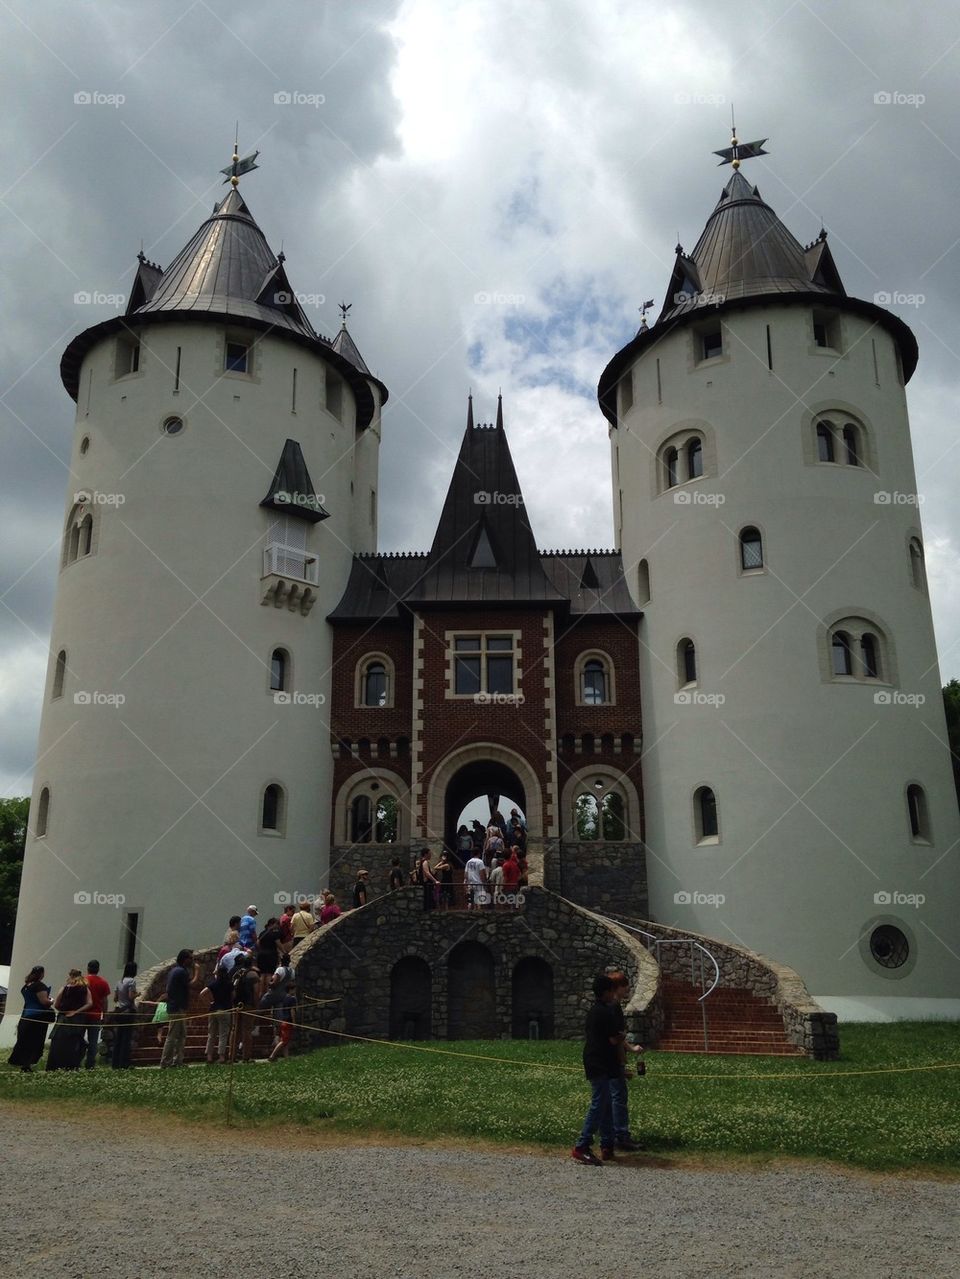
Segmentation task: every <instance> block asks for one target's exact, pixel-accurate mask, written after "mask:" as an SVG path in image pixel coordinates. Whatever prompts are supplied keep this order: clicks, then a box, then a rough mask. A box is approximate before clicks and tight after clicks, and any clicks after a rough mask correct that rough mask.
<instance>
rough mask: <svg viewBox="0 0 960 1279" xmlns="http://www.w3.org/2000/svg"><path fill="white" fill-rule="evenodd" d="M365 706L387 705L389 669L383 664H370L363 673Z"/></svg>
mask: <svg viewBox="0 0 960 1279" xmlns="http://www.w3.org/2000/svg"><path fill="white" fill-rule="evenodd" d="M363 704H364V706H385V705H386V704H387V669H386V667H385V666H384V664H383V662H370V663H369V664H368V666H367V668H366V670H365V671H364V672H363Z"/></svg>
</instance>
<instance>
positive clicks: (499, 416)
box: [497, 391, 503, 431]
mask: <svg viewBox="0 0 960 1279" xmlns="http://www.w3.org/2000/svg"><path fill="white" fill-rule="evenodd" d="M497 430H498V431H502V430H503V394H502V393H501V392H500V391H498V392H497Z"/></svg>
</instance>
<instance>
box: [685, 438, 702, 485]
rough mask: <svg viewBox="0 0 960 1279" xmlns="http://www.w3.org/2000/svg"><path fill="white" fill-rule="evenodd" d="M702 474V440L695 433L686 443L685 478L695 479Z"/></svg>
mask: <svg viewBox="0 0 960 1279" xmlns="http://www.w3.org/2000/svg"><path fill="white" fill-rule="evenodd" d="M702 474H703V441H702V440H701V439H700V438H699V436H697V435H695V436H694V437H693V439H692V440H690V442H689V443H688V444H687V479H690V480H696V479H699V477H700V476H701V475H702Z"/></svg>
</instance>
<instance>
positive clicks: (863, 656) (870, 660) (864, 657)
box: [860, 631, 881, 679]
mask: <svg viewBox="0 0 960 1279" xmlns="http://www.w3.org/2000/svg"><path fill="white" fill-rule="evenodd" d="M860 662H861V664H862V666H863V673H864V675H865V677H866V678H867V679H880V678H881V675H880V654H879V646H878V644H877V637H876V635H871V634H870V632H869V631H865V632H864V633H863V635H861V636H860Z"/></svg>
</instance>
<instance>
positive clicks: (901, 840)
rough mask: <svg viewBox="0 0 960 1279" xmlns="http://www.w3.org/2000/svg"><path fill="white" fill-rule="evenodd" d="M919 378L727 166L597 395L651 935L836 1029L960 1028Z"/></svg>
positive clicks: (953, 837) (900, 345)
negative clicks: (634, 694)
mask: <svg viewBox="0 0 960 1279" xmlns="http://www.w3.org/2000/svg"><path fill="white" fill-rule="evenodd" d="M734 156H735V153H734ZM916 360H917V348H916V342H915V340H914V337H913V334H912V333H911V332H910V330H909V329H908V328H907V326H906V325H904V324H903V323H902V322H901V321H900V320H898V319H897V318H896V317H895V316H893V315H891V314H889V313H888V312H886V311H884V310H882V309H881V308H880V307H878V306H876V305H874V304H872V303H868V302H864V301H860V300H858V299H855V298H851V297H848V296H847V295H846V293H845V291H844V288H843V285H842V283H841V281H840V277H839V274H838V272H837V269H836V266H835V264H834V262H833V259H832V257H831V254H830V250H829V249H828V247H827V242H826V233H822V234H821V236H820V238H819V239H818V240H817V241H816V242H815V243H814V244H812V245H810V246H809V247H808V248H806V249H805V248H804V247H803V246H802V245H801V244H800V243H798V241H797V240H796V239H795V238H794V237H793V236H792V235H791V234H790V232H789V231H788V230H787V229H786V227H784V226H783V224H782V223H781V222H780V221H779V220H778V219H777V217H776V215H775V214H774V212H773V210H772V209H771V208H770V207H769V206H768V205H767V204H766V203H765V202H764V201H763V200H762V198H761V196H760V194H759V192H758V191H757V189H756V188H755V187H754V186H752V185H751V184H750V183H749V182H748V181H747V180H746V179H745V178H744V176H743V175H742V174H741V173H740V172H739V165H738V164H737V165H735V171H734V173H733V175H732V177H731V179H730V181H729V183H728V184H727V186H726V187H725V188H724V191H723V193H722V195H721V197H720V201H719V203H718V204H717V207H716V209H715V210H714V212H713V213H712V214H711V216H710V218H709V220H708V221H707V224H706V227H705V229H704V231H703V234H702V235H701V237H700V239H699V241H698V242H697V245H696V247H695V248H694V250H693V252H692V253H691V254H685V253H684V252H683V251H682V249H680V248H679V246H678V249H677V259H676V264H675V268H674V272H673V276H672V279H671V281H670V285H669V289H668V293H667V298H666V302H665V305H664V307H663V310H662V312H661V314H660V316H659V318H658V320H657V322H656V324H655V325H653V327H651V328H649V329H648V328H647V327H646V324H644V327H643V328H641V330H640V332H639V333H638V334H637V336H636V337H635V338H634V340H633V341H632V342H630V343H629V344H628V345H627V346H625V347H624V348H623V350H621V351H620V352H619V353H618V354H617V355H616V356H615V357H614V358H613V360H612V361H611V362H610V364H609V365H608V366H607V368H606V369H605V371H604V373H603V376H602V378H601V381H600V387H599V396H600V404H601V408H602V409H603V412H604V413H605V415H606V417H607V419H608V421H609V423H610V438H611V442H612V451H613V473H614V500H615V523H616V528H617V535H618V542H619V545H620V546H621V548H622V550H623V557H624V566H625V569H626V571H627V573H628V580H630V581H631V584H632V585H633V586H634V587H635V589H636V591H637V599H638V603H639V604H640V605H641V607H642V609H643V611H644V620H643V624H642V632H641V636H642V641H643V654H642V661H641V666H642V691H643V735H644V742H643V749H644V765H643V778H644V796H645V837H646V842H647V848H648V858H647V865H648V872H649V880H650V900H651V912H652V913H653V914H654V916H655V918H657V919H658V920H660V921H662V922H665V923H670V924H675V925H677V926H679V927H686V928H690V929H691V930H694V931H698V932H702V933H706V934H711V935H713V936H716V937H718V938H720V939H722V940H725V941H736V942H740V943H743V944H746V945H747V946H749V947H751V948H753V949H755V950H758V951H761V952H763V953H765V954H767V955H768V956H770V957H771V958H774V959H777V960H780V961H782V962H784V963H787V964H789V965H791V966H792V967H794V968H796V969H797V970H798V971H799V972H800V974H801V975H802V976H803V977H804V979H805V980H806V982H807V984H808V986H809V988H810V990H811V991H812V992H813V993H814V994H815V995H816V997H817V998H818V999H820V1000H821V1002H823V1003H824V1004H825V1005H826V1006H827V1007H828V1008H831V1009H832V1010H834V1011H837V1012H839V1013H841V1014H842V1015H844V1016H848V1017H860V1018H863V1017H868V1018H870V1017H884V1016H887V1015H891V1016H902V1015H908V1014H911V1015H926V1014H938V1013H939V1014H941V1015H952V1016H955V1015H960V999H958V998H957V995H958V991H960V958H958V956H960V943H958V937H957V925H956V908H957V902H958V901H960V869H958V868H960V859H958V849H960V844H958V841H960V814H958V806H957V795H956V791H955V789H954V783H953V777H952V771H951V766H950V757H949V753H948V747H947V739H946V728H945V722H944V714H943V707H942V700H941V692H940V675H939V670H938V664H937V654H936V648H935V642H934V634H933V626H932V621H931V614H930V604H929V598H928V594H927V583H926V576H925V572H924V561H923V535H922V531H921V526H920V511H919V498H918V496H917V493H916V480H915V476H914V467H913V457H912V451H911V444H910V431H909V424H908V418H907V407H906V398H905V392H904V384H905V382H906V381H908V380H909V378H910V376H911V374H912V373H913V370H914V367H915V365H916ZM631 573H632V576H630V575H631Z"/></svg>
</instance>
